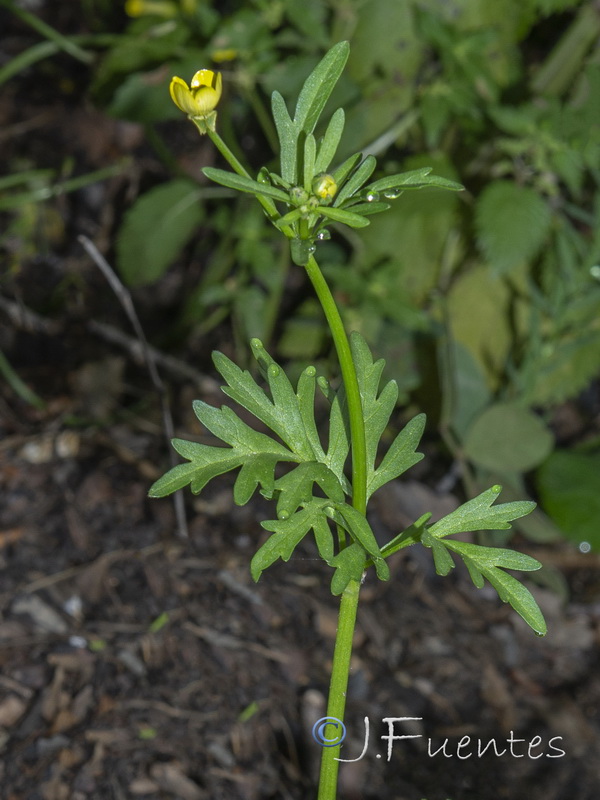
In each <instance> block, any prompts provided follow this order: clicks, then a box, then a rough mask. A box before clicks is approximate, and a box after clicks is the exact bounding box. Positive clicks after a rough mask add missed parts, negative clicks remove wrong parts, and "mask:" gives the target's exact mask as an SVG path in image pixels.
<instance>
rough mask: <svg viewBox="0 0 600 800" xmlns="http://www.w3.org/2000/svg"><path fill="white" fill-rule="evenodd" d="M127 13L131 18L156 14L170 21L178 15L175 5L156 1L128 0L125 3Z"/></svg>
mask: <svg viewBox="0 0 600 800" xmlns="http://www.w3.org/2000/svg"><path fill="white" fill-rule="evenodd" d="M125 13H126V14H127V15H128V16H129V17H141V16H144V15H146V14H154V15H155V16H157V17H165V18H166V19H170V18H171V17H174V16H176V15H177V6H176V5H175V3H169V2H160V0H159V1H158V2H156V0H127V2H126V3H125Z"/></svg>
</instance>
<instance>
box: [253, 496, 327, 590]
mask: <svg viewBox="0 0 600 800" xmlns="http://www.w3.org/2000/svg"><path fill="white" fill-rule="evenodd" d="M322 507H323V501H319V500H313V501H311V502H310V503H308V504H307V505H306V507H305V508H303V509H301V510H300V511H297V512H296V513H295V514H292V516H291V517H290V518H289V519H286V520H266V521H265V522H261V525H262V527H263V528H264V529H265V530H267V531H272V535H271V536H269V538H268V539H267V541H266V542H265V543H264V544H263V545H262V546H261V547H260V548H259V549H258V550H257V551H256V553H255V554H254V556H253V558H252V561H251V562H250V572H251V573H252V577H253V579H254V580H255V581H258V579H259V578H260V576H261V574H262V573H263V571H264V570H265V569H267V567H270V566H271V564H273V563H274V562H275V561H277V559H278V558H281V560H282V561H289V560H290V558H291V555H292V553H293V552H294V549H295V548H296V546H297V545H298V544H300V542H301V541H302V539H303V538H304V537H305V536H306V534H307V533H308V532H309V531H310V530H311V529H312V530H313V531H314V533H315V541H316V542H317V547H318V549H319V554H320V555H321V557H322V558H324V559H325V561H330V559H331V558H332V556H333V535H332V533H331V531H330V529H329V524H328V522H327V518H326V517H325V515H324V514H323V509H322Z"/></svg>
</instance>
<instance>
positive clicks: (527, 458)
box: [463, 403, 554, 472]
mask: <svg viewBox="0 0 600 800" xmlns="http://www.w3.org/2000/svg"><path fill="white" fill-rule="evenodd" d="M553 446H554V439H553V437H552V434H551V433H550V431H549V430H548V429H547V427H546V426H545V425H544V423H543V422H542V421H541V420H540V418H539V417H537V416H536V415H535V414H534V413H533V412H532V411H529V410H528V409H526V408H522V407H521V406H517V405H515V404H514V403H496V404H495V405H493V406H490V407H489V408H487V409H486V410H485V411H483V412H482V413H481V414H480V415H479V416H478V417H477V418H476V419H475V422H474V423H473V424H472V425H471V427H470V428H469V430H468V431H467V433H466V436H465V439H464V443H463V448H464V454H465V455H466V457H467V458H468V459H470V460H471V461H473V462H474V463H476V464H478V465H479V466H482V467H486V468H487V469H490V470H498V471H500V472H528V471H529V470H531V469H533V468H534V467H537V466H538V464H541V463H542V461H544V459H545V458H547V457H548V456H549V455H550V453H551V452H552V449H553Z"/></svg>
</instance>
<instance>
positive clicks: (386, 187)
mask: <svg viewBox="0 0 600 800" xmlns="http://www.w3.org/2000/svg"><path fill="white" fill-rule="evenodd" d="M431 170H432V167H421V168H420V169H413V170H410V171H409V172H400V173H399V174H398V175H387V176H386V177H385V178H380V179H379V180H377V181H375V182H374V183H371V184H369V186H367V187H366V191H370V192H382V193H383V194H384V195H385V193H386V192H389V193H390V194H395V193H396V192H398V193H400V192H401V191H405V190H406V189H424V188H426V187H430V188H432V189H450V190H451V191H453V192H462V191H463V190H464V188H465V187H464V186H463V185H462V184H460V183H457V182H456V181H451V180H449V179H448V178H442V177H441V176H440V175H430V174H429V173H430V172H431Z"/></svg>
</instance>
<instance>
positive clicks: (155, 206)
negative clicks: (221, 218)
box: [116, 179, 203, 286]
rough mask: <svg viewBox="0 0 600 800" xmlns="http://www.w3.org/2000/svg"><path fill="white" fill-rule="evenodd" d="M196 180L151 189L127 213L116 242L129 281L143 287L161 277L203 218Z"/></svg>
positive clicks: (131, 284)
mask: <svg viewBox="0 0 600 800" xmlns="http://www.w3.org/2000/svg"><path fill="white" fill-rule="evenodd" d="M199 200H200V194H199V189H198V186H197V184H195V183H194V182H193V181H189V180H184V179H178V180H174V181H170V182H169V183H166V184H163V185H162V186H158V187H157V188H155V189H151V190H150V191H149V192H146V193H145V194H143V195H142V196H141V197H140V198H139V200H137V202H136V203H135V204H134V205H133V206H132V207H131V208H130V209H129V210H128V211H127V212H126V213H125V217H124V220H123V224H122V225H121V227H120V229H119V233H118V235H117V242H116V251H117V267H118V270H119V273H120V274H121V276H122V278H123V280H124V281H125V283H127V284H128V285H129V286H142V285H143V284H147V283H152V282H153V281H156V280H158V279H159V278H161V277H162V276H163V275H164V273H165V272H166V271H167V269H168V268H169V266H170V265H171V263H172V262H173V261H174V259H175V258H176V257H177V255H178V254H179V252H180V251H181V250H182V249H183V247H184V245H185V244H186V243H187V242H188V241H189V240H190V239H191V237H192V236H193V234H194V232H195V231H196V230H197V228H198V224H199V223H200V221H201V220H202V217H203V211H202V206H201V205H200V203H199Z"/></svg>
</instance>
